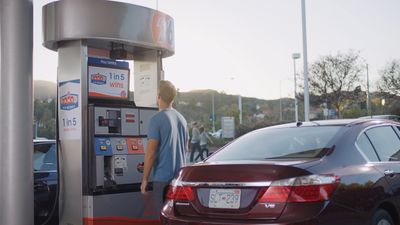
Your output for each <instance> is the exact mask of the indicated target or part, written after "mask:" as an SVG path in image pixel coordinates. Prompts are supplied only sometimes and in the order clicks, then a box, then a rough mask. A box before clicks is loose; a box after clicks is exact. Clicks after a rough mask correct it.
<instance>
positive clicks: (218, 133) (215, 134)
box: [208, 129, 222, 139]
mask: <svg viewBox="0 0 400 225" xmlns="http://www.w3.org/2000/svg"><path fill="white" fill-rule="evenodd" d="M208 134H209V135H211V137H213V138H217V139H221V138H222V129H219V130H217V131H215V132H209V133H208Z"/></svg>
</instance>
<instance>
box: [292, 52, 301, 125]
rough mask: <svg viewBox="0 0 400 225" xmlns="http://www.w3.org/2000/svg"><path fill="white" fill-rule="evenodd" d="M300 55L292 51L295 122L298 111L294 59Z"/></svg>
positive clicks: (297, 118)
mask: <svg viewBox="0 0 400 225" xmlns="http://www.w3.org/2000/svg"><path fill="white" fill-rule="evenodd" d="M300 57H301V55H300V53H293V54H292V59H293V67H294V111H295V120H296V123H297V122H298V121H299V113H298V105H297V97H296V95H297V84H296V59H299V58H300Z"/></svg>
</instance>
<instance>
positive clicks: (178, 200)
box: [161, 119, 400, 225]
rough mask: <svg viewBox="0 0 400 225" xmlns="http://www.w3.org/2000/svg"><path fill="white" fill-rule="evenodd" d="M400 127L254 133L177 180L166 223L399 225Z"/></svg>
mask: <svg viewBox="0 0 400 225" xmlns="http://www.w3.org/2000/svg"><path fill="white" fill-rule="evenodd" d="M399 137H400V123H397V122H394V121H390V120H380V119H358V120H331V121H313V122H304V123H301V122H299V123H297V124H296V123H293V124H285V125H279V126H273V127H268V128H262V129H259V130H256V131H253V132H250V133H248V134H246V135H244V136H242V137H240V138H238V139H236V140H235V141H233V142H232V143H230V144H229V145H227V146H225V147H223V148H222V149H220V150H219V151H217V152H216V153H215V154H213V155H212V156H211V157H209V158H208V159H206V160H205V161H204V162H201V163H197V164H194V165H191V166H187V167H184V168H183V169H182V170H181V171H180V174H179V176H178V177H176V179H175V180H174V181H173V182H172V183H171V186H170V187H169V190H168V192H167V196H166V202H165V204H164V207H163V209H162V212H161V220H162V222H163V224H170V225H181V224H182V225H183V224H185V225H194V224H199V225H200V224H215V225H217V224H219V225H222V224H274V225H283V224H285V225H290V224H292V225H295V224H296V225H306V224H307V225H316V224H319V225H322V224H324V225H328V224H330V225H338V224H351V225H358V224H360V225H361V224H363V225H365V224H368V225H395V224H400V220H399V212H400V174H399V173H400V161H399V160H400V151H399V150H400V139H399Z"/></svg>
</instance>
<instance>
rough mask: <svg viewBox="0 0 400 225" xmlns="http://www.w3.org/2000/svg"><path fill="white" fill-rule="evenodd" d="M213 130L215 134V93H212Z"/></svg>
mask: <svg viewBox="0 0 400 225" xmlns="http://www.w3.org/2000/svg"><path fill="white" fill-rule="evenodd" d="M212 130H213V132H215V108H214V92H212Z"/></svg>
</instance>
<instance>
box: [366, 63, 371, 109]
mask: <svg viewBox="0 0 400 225" xmlns="http://www.w3.org/2000/svg"><path fill="white" fill-rule="evenodd" d="M366 69H367V114H368V116H371V115H372V114H371V95H370V93H369V75H368V64H367V67H366Z"/></svg>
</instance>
